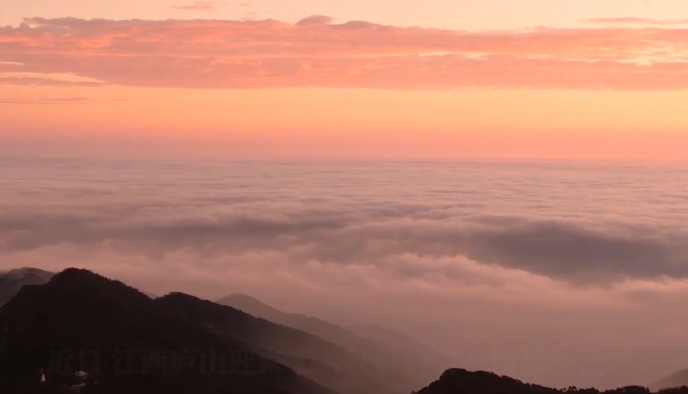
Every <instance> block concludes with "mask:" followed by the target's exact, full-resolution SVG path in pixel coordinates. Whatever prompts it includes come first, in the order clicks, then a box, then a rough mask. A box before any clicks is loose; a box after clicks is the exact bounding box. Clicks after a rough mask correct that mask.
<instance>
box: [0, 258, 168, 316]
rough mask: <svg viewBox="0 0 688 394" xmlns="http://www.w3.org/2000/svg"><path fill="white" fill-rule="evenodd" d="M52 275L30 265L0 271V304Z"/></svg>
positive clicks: (47, 279)
mask: <svg viewBox="0 0 688 394" xmlns="http://www.w3.org/2000/svg"><path fill="white" fill-rule="evenodd" d="M54 275H55V273H54V272H49V271H45V270H41V269H38V268H31V267H24V268H16V269H13V270H10V271H5V272H0V306H3V305H5V304H6V303H7V302H8V301H9V300H10V299H12V297H14V296H15V295H16V294H17V293H18V292H19V290H20V289H21V288H22V287H24V285H43V284H46V283H48V281H49V280H50V278H52V277H53V276H54ZM143 294H145V295H147V296H148V297H149V298H155V297H156V296H155V295H153V294H151V293H148V292H145V291H144V292H143Z"/></svg>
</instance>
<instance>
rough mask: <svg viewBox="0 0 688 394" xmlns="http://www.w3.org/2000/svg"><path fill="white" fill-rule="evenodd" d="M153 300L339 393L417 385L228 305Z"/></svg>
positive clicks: (181, 298) (405, 389) (390, 393)
mask: <svg viewBox="0 0 688 394" xmlns="http://www.w3.org/2000/svg"><path fill="white" fill-rule="evenodd" d="M155 303H156V304H158V305H161V306H163V307H167V308H168V309H169V310H170V311H174V312H176V313H181V314H183V315H184V316H186V317H187V318H189V319H191V320H193V321H197V322H200V323H204V324H206V325H207V326H208V327H209V328H211V329H212V330H214V331H215V332H217V333H219V334H225V335H228V336H229V337H231V338H235V339H238V340H241V341H243V342H244V343H245V344H246V346H247V347H250V348H251V349H252V350H254V351H256V352H258V353H260V354H263V355H265V356H267V357H270V358H271V359H274V360H277V361H279V362H281V363H283V364H285V365H287V366H289V367H291V368H293V369H294V370H295V371H296V372H298V373H301V374H303V375H304V376H306V377H309V378H311V379H313V380H315V381H316V382H319V383H321V384H323V385H325V386H327V387H331V388H333V389H335V390H336V391H338V392H339V393H341V394H359V393H376V394H395V393H396V394H408V393H409V392H410V391H411V390H413V389H416V388H418V387H415V386H414V385H413V383H412V382H410V381H409V380H408V379H406V378H405V377H404V376H403V375H402V374H400V373H397V374H394V373H393V372H391V371H387V370H383V369H380V368H377V367H376V366H375V365H372V364H369V363H366V362H365V361H363V360H361V359H360V358H359V357H358V356H357V355H355V354H354V353H352V352H350V351H348V350H346V349H344V348H343V347H341V346H338V345H335V344H333V343H331V342H328V341H326V340H324V339H322V338H320V337H317V336H315V335H312V334H310V333H307V332H304V331H301V330H297V329H294V328H290V327H287V326H283V325H279V324H276V323H272V322H270V321H268V320H264V319H261V318H256V317H254V316H251V315H249V314H246V313H244V312H242V311H240V310H237V309H235V308H232V307H229V306H223V305H219V304H216V303H213V302H210V301H205V300H200V299H198V298H195V297H192V296H189V295H185V294H181V293H173V294H169V295H167V296H165V297H162V298H159V299H157V300H155Z"/></svg>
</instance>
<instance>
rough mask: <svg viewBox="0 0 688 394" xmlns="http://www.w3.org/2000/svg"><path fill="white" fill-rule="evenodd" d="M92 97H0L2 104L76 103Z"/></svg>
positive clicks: (87, 100) (86, 100)
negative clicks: (32, 98) (28, 98)
mask: <svg viewBox="0 0 688 394" xmlns="http://www.w3.org/2000/svg"><path fill="white" fill-rule="evenodd" d="M89 101H91V99H89V98H87V97H57V98H40V99H37V100H27V99H14V98H0V104H43V105H50V104H74V103H85V102H89Z"/></svg>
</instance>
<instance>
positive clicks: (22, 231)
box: [0, 98, 688, 285]
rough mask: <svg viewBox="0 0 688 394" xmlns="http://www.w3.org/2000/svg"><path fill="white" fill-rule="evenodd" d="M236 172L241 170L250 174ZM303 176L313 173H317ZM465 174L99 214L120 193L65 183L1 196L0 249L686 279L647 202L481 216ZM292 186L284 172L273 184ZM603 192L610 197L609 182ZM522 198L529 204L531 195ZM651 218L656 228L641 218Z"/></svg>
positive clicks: (480, 187)
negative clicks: (406, 190) (406, 185)
mask: <svg viewBox="0 0 688 394" xmlns="http://www.w3.org/2000/svg"><path fill="white" fill-rule="evenodd" d="M77 99H79V100H82V99H81V98H77ZM276 170H277V171H281V170H284V169H283V168H279V167H278V168H277V169H276ZM245 172H246V174H251V166H247V167H246V171H245ZM312 175H313V176H315V177H318V176H322V174H319V173H318V172H317V171H316V172H314V173H312ZM475 176H476V178H475V179H472V178H471V177H468V178H467V179H466V181H467V182H474V183H475V184H473V185H471V186H461V185H457V186H446V187H444V188H441V189H438V190H434V188H433V189H429V190H425V189H422V188H421V189H417V190H416V193H420V194H419V197H418V198H412V199H394V198H392V199H386V198H387V197H385V196H380V195H376V194H368V193H367V192H366V190H365V189H364V188H361V189H357V188H351V189H348V191H347V194H348V195H352V196H356V198H358V199H359V200H360V202H359V203H355V202H353V201H347V200H343V199H341V198H339V197H337V196H336V195H323V196H321V197H320V198H315V197H313V198H310V197H308V196H310V195H311V194H312V193H316V195H317V194H318V193H322V191H320V190H318V189H317V188H316V189H315V190H309V189H305V190H302V191H301V192H300V193H303V196H304V197H303V198H298V197H289V198H287V197H286V196H285V197H283V198H274V199H273V198H270V197H269V194H268V191H267V190H260V189H255V188H252V189H248V190H237V191H236V192H232V191H228V190H225V189H224V188H222V187H220V186H219V185H218V186H214V187H213V188H212V189H208V188H207V187H203V186H200V185H194V184H183V183H182V184H178V185H176V187H179V188H181V189H182V190H185V192H190V190H192V189H199V190H205V191H206V192H207V193H210V194H209V196H210V195H212V193H215V194H216V197H202V196H196V197H194V196H193V195H190V196H188V197H180V198H179V200H178V201H175V204H176V205H175V206H172V207H170V206H167V203H164V202H163V201H161V200H159V199H157V198H155V197H154V196H155V195H148V194H146V195H139V196H137V195H135V194H131V195H129V196H128V197H127V198H126V201H131V203H127V204H120V205H110V206H109V207H107V208H105V207H104V205H103V204H104V202H105V201H110V199H111V197H110V196H117V195H119V194H118V193H117V192H116V191H115V190H109V191H108V190H98V189H83V188H81V187H79V186H78V185H75V186H74V187H75V189H74V190H73V191H72V192H69V195H70V196H71V200H72V201H74V203H69V204H62V205H60V206H59V209H51V208H50V204H48V202H47V201H39V202H40V203H41V204H47V205H45V208H44V209H38V208H37V207H35V206H29V205H26V203H25V202H24V201H22V200H12V199H11V196H8V197H7V199H6V201H7V202H6V203H5V204H6V205H4V206H0V208H2V209H0V212H1V213H0V241H2V242H0V253H16V252H22V251H30V250H35V249H38V248H44V247H50V246H56V245H75V246H79V247H85V248H99V247H102V246H103V245H108V248H111V249H113V250H116V251H118V253H122V254H132V255H145V256H149V257H150V258H151V259H161V258H164V256H165V255H167V254H169V253H175V252H177V251H180V250H182V249H184V250H185V251H186V252H187V253H190V252H193V253H197V254H198V255H199V256H203V257H202V259H209V258H215V257H217V256H231V255H237V256H239V255H243V254H245V253H250V252H251V251H261V253H272V254H275V255H280V256H281V257H280V259H281V260H283V261H285V262H290V263H291V264H295V265H298V264H303V263H305V262H315V263H317V264H334V265H340V266H359V265H362V266H367V265H373V266H375V267H376V269H380V270H383V271H385V272H386V273H387V274H389V275H393V276H396V277H403V278H407V279H409V280H410V279H423V278H425V275H426V274H428V273H432V274H433V275H440V276H441V277H444V278H461V277H462V276H463V275H465V274H466V272H465V271H464V270H463V269H462V268H461V267H460V266H457V265H454V264H440V265H437V266H435V267H434V268H433V269H431V270H428V269H427V268H428V267H423V266H421V265H419V266H411V265H404V264H401V263H399V264H397V263H392V262H394V261H397V260H399V259H401V260H408V259H409V258H410V259H421V260H422V259H429V260H442V259H464V260H466V261H472V262H473V263H476V264H482V265H486V266H493V267H498V268H502V269H508V270H518V271H524V272H528V273H530V274H532V275H537V276H541V277H546V278H549V279H551V280H555V281H563V282H566V283H569V284H571V285H609V284H610V283H618V282H623V281H625V280H629V279H635V280H663V279H664V278H674V279H688V246H687V245H686V243H685V240H686V239H688V230H686V229H685V226H684V225H683V221H684V220H685V219H686V218H688V217H686V215H685V214H683V215H682V214H679V213H673V214H672V215H670V216H666V215H663V214H661V213H656V214H653V213H652V212H653V210H652V208H651V207H650V206H649V205H648V203H644V202H642V201H640V200H638V201H634V202H633V203H632V204H630V205H628V207H627V209H638V210H639V211H638V212H637V213H636V214H635V215H631V216H628V215H629V214H628V213H625V212H623V211H620V212H613V211H609V212H602V211H598V210H597V209H596V208H597V207H595V206H592V207H587V206H580V207H579V208H578V209H580V210H581V211H582V212H588V213H581V214H579V215H576V216H571V215H568V212H557V211H554V212H551V213H549V214H545V213H540V214H537V215H535V214H533V211H532V210H516V211H514V210H508V211H504V212H500V211H493V212H491V213H489V214H488V213H485V212H481V211H480V209H478V208H477V207H479V206H480V204H481V201H479V200H476V199H474V198H470V197H469V198H466V197H464V201H463V202H462V203H457V202H455V198H456V197H457V196H465V195H473V196H475V195H478V194H480V193H483V192H486V190H487V189H485V188H486V187H487V184H486V183H485V182H484V181H482V180H480V178H477V176H479V174H476V175H475ZM675 176H679V174H678V173H677V174H676V175H675ZM299 179H300V178H299V177H293V176H290V177H287V179H285V180H283V181H282V182H288V181H289V180H292V181H299ZM407 181H408V182H413V180H412V179H408V180H407ZM143 186H144V185H143V184H138V185H137V186H136V187H139V188H141V187H143ZM646 186H647V187H649V186H650V185H646ZM225 187H226V188H229V189H231V187H232V186H231V184H228V185H225ZM332 187H333V188H334V190H337V189H339V188H341V187H342V185H340V184H336V183H334V184H332ZM436 187H439V185H436V186H435V188H436ZM506 187H507V190H503V193H504V196H503V197H500V198H498V199H497V200H495V201H501V199H504V198H518V197H517V196H518V195H519V193H520V192H521V190H520V189H519V188H518V186H517V185H515V184H507V185H506ZM601 187H602V188H603V190H607V192H608V193H613V192H612V189H611V186H606V187H605V186H601ZM528 192H530V193H535V196H536V195H537V193H541V191H539V190H530V191H528ZM561 192H563V190H562V191H561ZM598 192H599V191H598ZM664 192H665V193H670V192H671V191H670V190H665V191H664ZM43 193H49V190H45V191H43ZM156 193H158V194H160V195H166V193H168V192H167V191H165V190H157V191H156ZM424 193H428V195H427V197H425V198H420V195H421V194H424ZM543 193H544V192H543ZM51 194H53V193H51ZM678 195H679V196H680V195H681V194H680V193H679V194H678ZM535 196H534V197H533V198H534V201H532V202H531V204H535V205H538V204H547V202H548V201H551V199H552V198H556V197H555V196H548V195H547V194H546V193H544V194H543V195H542V196H537V197H535ZM54 197H55V198H56V199H57V198H59V195H55V196H54ZM122 197H123V196H122ZM571 197H572V198H573V197H575V196H571ZM614 197H615V195H614V194H612V195H611V196H610V198H614ZM618 197H619V198H620V197H621V196H620V195H619V196H618ZM579 198H583V196H579ZM638 198H641V197H638ZM681 198H682V199H685V198H688V197H686V196H685V195H684V196H683V197H680V198H679V200H676V199H674V198H673V197H666V198H665V199H664V200H662V201H663V202H662V204H665V205H666V206H668V207H671V206H674V205H675V204H677V203H679V202H680V201H682V200H681ZM99 201H103V203H98V202H99ZM113 201H114V200H113ZM10 202H11V203H10ZM483 203H486V202H483ZM569 203H573V201H571V200H569ZM8 204H9V205H8ZM161 204H162V205H161ZM476 204H477V205H476ZM624 215H627V217H624ZM653 215H654V216H655V219H654V220H648V219H647V217H652V216H653ZM199 258H200V257H199ZM473 263H472V264H473Z"/></svg>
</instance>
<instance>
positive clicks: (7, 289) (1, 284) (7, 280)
mask: <svg viewBox="0 0 688 394" xmlns="http://www.w3.org/2000/svg"><path fill="white" fill-rule="evenodd" d="M53 275H55V274H54V273H52V272H48V271H43V270H40V269H37V268H17V269H13V270H10V271H5V272H0V306H3V305H5V304H6V303H7V301H9V300H10V299H12V297H14V296H15V295H16V294H17V293H18V292H19V290H20V289H21V288H22V287H24V286H25V285H42V284H45V283H48V281H49V280H50V278H52V276H53Z"/></svg>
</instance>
